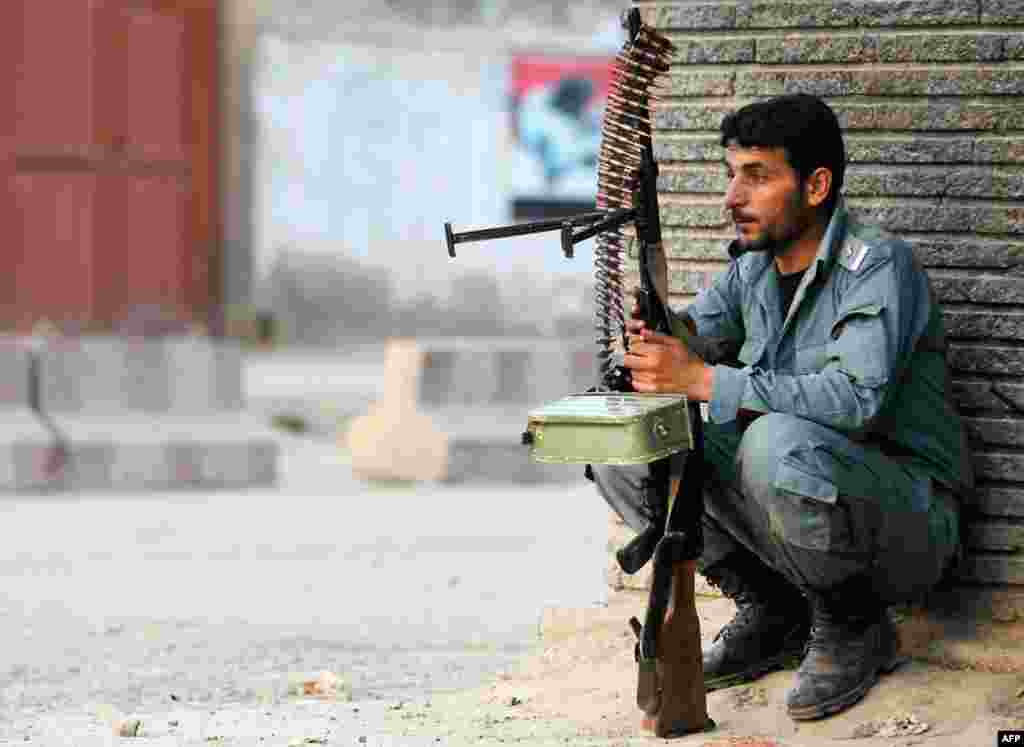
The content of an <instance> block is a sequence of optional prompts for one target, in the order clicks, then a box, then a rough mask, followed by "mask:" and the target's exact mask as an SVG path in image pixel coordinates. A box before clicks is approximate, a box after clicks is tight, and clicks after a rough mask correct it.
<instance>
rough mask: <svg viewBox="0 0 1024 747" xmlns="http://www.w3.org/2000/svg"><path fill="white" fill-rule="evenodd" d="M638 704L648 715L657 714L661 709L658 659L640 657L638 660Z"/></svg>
mask: <svg viewBox="0 0 1024 747" xmlns="http://www.w3.org/2000/svg"><path fill="white" fill-rule="evenodd" d="M636 704H637V705H638V706H639V707H640V710H642V711H643V712H644V713H646V714H647V715H648V716H652V717H653V716H657V715H658V712H659V711H660V710H661V678H660V677H659V676H658V660H657V659H653V658H650V659H649V658H645V657H643V656H641V657H639V658H638V660H637V682H636Z"/></svg>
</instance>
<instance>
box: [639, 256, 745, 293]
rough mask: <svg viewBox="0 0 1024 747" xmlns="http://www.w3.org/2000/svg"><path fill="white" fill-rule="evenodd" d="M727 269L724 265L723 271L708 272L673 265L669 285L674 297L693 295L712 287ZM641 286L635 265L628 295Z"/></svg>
mask: <svg viewBox="0 0 1024 747" xmlns="http://www.w3.org/2000/svg"><path fill="white" fill-rule="evenodd" d="M725 268H726V265H725V263H723V264H722V270H721V271H719V272H708V271H707V270H688V269H686V268H685V266H683V267H680V266H678V265H677V264H675V263H672V264H670V265H669V268H668V285H669V288H671V289H672V294H673V295H680V294H685V295H693V294H695V293H697V292H699V291H701V290H703V289H704V288H708V287H710V285H711V283H712V281H713V280H714V279H715V277H716V276H717V275H719V274H720V272H722V271H724V270H725ZM639 286H640V275H639V272H638V270H637V268H636V264H635V263H634V264H633V265H632V267H631V269H630V272H629V274H628V283H627V293H628V292H629V290H628V289H630V288H634V287H639Z"/></svg>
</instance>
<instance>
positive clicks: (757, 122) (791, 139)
mask: <svg viewBox="0 0 1024 747" xmlns="http://www.w3.org/2000/svg"><path fill="white" fill-rule="evenodd" d="M733 141H735V143H736V144H737V145H739V146H740V147H741V148H755V147H760V148H784V149H785V152H786V161H787V163H789V165H790V166H792V167H793V169H794V170H795V171H796V173H797V174H799V176H800V183H801V184H803V182H804V181H805V180H806V179H807V177H809V176H810V175H811V174H812V173H813V172H814V170H815V169H817V168H821V167H824V168H826V169H828V170H829V171H831V172H832V190H831V191H830V192H829V194H828V197H827V198H826V199H825V206H824V207H825V211H826V213H827V215H829V216H831V215H832V212H833V211H834V210H835V207H836V202H837V201H838V200H839V191H840V190H841V189H842V187H843V175H844V173H845V172H846V146H845V145H844V144H843V133H842V130H840V129H839V120H838V119H836V115H835V112H833V111H832V109H831V108H829V106H828V104H826V103H825V102H824V101H822V100H821V99H819V98H818V97H817V96H811V95H809V94H806V93H797V94H791V95H788V96H779V97H777V98H774V99H769V100H767V101H758V102H756V103H753V104H748V105H747V106H744V107H743V108H741V109H738V110H736V111H735V112H733V113H731V114H729V115H728V116H727V117H726V118H725V119H724V120H722V141H721V142H722V146H723V147H726V146H728V145H729V144H730V143H731V142H733Z"/></svg>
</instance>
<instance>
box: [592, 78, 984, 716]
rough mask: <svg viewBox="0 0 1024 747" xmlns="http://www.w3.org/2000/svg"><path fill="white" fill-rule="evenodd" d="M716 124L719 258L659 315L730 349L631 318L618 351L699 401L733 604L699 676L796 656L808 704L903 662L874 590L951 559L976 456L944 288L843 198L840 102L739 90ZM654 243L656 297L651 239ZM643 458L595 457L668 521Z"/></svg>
mask: <svg viewBox="0 0 1024 747" xmlns="http://www.w3.org/2000/svg"><path fill="white" fill-rule="evenodd" d="M721 144H722V146H723V147H724V149H725V166H726V169H727V172H728V179H729V182H728V190H727V192H726V196H725V209H726V211H727V213H728V215H729V216H730V217H731V219H732V221H733V223H734V224H735V230H736V238H735V240H734V241H733V242H732V243H731V244H730V245H729V247H728V251H729V255H730V257H731V262H730V264H729V267H728V270H726V271H725V272H724V273H723V274H721V275H720V276H719V277H717V278H716V279H715V281H714V284H713V285H712V286H711V287H710V288H708V289H706V290H704V291H703V292H701V293H700V295H699V296H698V297H697V300H696V301H695V302H694V303H693V304H692V305H691V306H690V307H689V308H687V309H686V311H685V312H684V313H682V314H681V315H678V316H677V315H675V314H673V320H672V323H673V325H683V324H685V325H687V326H688V327H689V328H690V330H691V331H693V332H695V333H696V334H698V335H701V336H706V337H713V338H719V341H720V342H721V341H724V342H725V343H727V345H726V347H728V346H729V345H728V343H731V349H732V350H733V351H734V352H733V355H734V358H733V359H732V360H730V361H727V362H718V363H715V364H713V365H712V364H708V363H705V362H704V361H702V360H700V359H699V358H697V357H695V356H694V355H693V354H692V353H690V352H689V351H688V349H687V348H686V346H685V345H684V344H683V343H682V342H681V340H679V339H678V338H677V337H676V336H665V335H658V334H654V333H652V332H651V331H650V330H647V329H645V328H644V327H643V323H642V322H639V321H636V320H631V321H630V322H628V325H629V332H630V337H631V345H630V353H629V354H628V355H627V356H626V359H625V365H626V366H627V367H628V368H630V369H631V371H632V375H633V382H634V386H635V388H636V390H637V391H640V392H675V393H683V394H685V395H687V396H688V397H689V398H691V399H694V400H700V401H705V402H707V403H708V413H709V419H710V422H708V423H707V424H706V427H705V445H704V458H705V459H706V460H707V462H708V464H709V475H710V478H709V481H708V485H707V487H706V496H705V501H706V512H705V519H704V543H705V549H704V554H703V556H702V557H701V559H700V561H699V563H698V568H699V569H700V571H701V572H702V573H703V574H704V576H705V577H706V578H707V580H708V581H709V582H710V583H712V584H714V585H716V586H717V587H719V588H720V589H721V590H722V592H723V593H724V594H725V595H727V596H728V597H730V598H732V599H733V600H734V601H735V603H736V606H737V613H736V616H735V617H734V618H733V620H732V621H731V622H730V623H728V624H727V625H726V626H725V627H724V628H723V629H722V630H721V631H720V632H719V633H718V635H717V636H716V638H715V640H714V643H713V645H712V646H711V647H710V648H709V649H708V650H706V651H705V652H704V676H705V681H706V686H707V690H708V691H711V690H715V689H718V688H722V687H728V686H730V685H733V684H736V683H739V682H745V681H749V680H752V679H754V678H756V677H758V676H760V675H762V674H764V673H767V672H769V671H772V670H775V669H779V668H783V667H785V666H786V665H787V664H789V663H793V664H795V663H796V662H797V661H801V660H802V663H801V664H800V667H799V669H798V671H797V674H796V679H795V684H794V686H793V688H792V690H791V691H790V692H789V694H788V696H787V701H786V705H787V710H788V712H789V714H790V716H791V717H792V718H794V719H797V720H806V719H815V718H820V717H823V716H828V715H830V714H833V713H837V712H839V711H842V710H843V709H845V708H847V707H849V706H850V705H852V704H853V703H855V702H857V701H858V700H859V699H860V698H862V697H863V696H864V694H865V693H866V692H867V691H868V690H869V689H870V688H871V687H872V685H874V683H875V682H876V680H877V678H878V675H879V673H881V672H885V671H890V670H891V669H892V668H893V667H894V666H895V657H896V653H897V652H896V648H897V640H896V633H895V630H894V628H893V626H892V623H891V622H890V620H889V617H888V615H887V613H886V607H887V605H890V604H894V603H900V602H904V601H908V600H911V599H914V598H915V597H917V596H919V595H920V594H921V593H922V592H925V591H927V590H928V589H929V588H930V587H932V586H934V585H935V584H936V582H938V581H939V579H940V577H941V576H942V575H943V573H944V572H945V571H946V570H947V569H948V568H949V566H950V565H951V564H952V563H953V562H954V561H955V559H956V557H957V555H958V549H959V506H958V494H962V493H964V492H965V491H967V490H969V489H970V488H971V487H972V485H973V474H972V472H971V468H970V464H969V461H968V453H967V442H966V436H965V432H964V429H963V426H962V423H961V421H960V418H959V416H958V414H957V412H956V410H955V408H954V407H953V405H952V403H951V398H950V382H949V375H948V371H947V368H946V359H945V347H946V344H945V336H944V332H943V326H942V319H941V316H940V310H939V307H938V304H937V303H936V301H935V299H934V297H933V296H932V293H931V290H930V287H929V283H928V279H927V277H926V275H925V273H924V271H923V269H922V268H921V266H920V264H919V263H918V262H917V261H916V259H915V258H914V256H913V254H912V251H911V248H910V247H909V246H908V245H907V244H906V243H905V242H903V241H902V240H900V239H898V238H896V237H894V236H891V235H889V234H887V233H885V232H883V231H882V230H880V229H878V228H876V227H874V226H870V225H867V224H866V223H864V222H862V221H860V220H858V219H857V218H855V217H854V216H853V215H851V214H850V213H849V212H848V211H847V210H846V208H845V206H844V203H843V200H842V198H841V197H840V189H841V187H842V184H843V174H844V171H845V165H846V156H845V147H844V144H843V137H842V133H841V131H840V128H839V123H838V121H837V120H836V117H835V115H834V113H833V112H832V110H831V109H830V108H829V107H828V106H827V105H826V104H825V103H824V102H822V101H820V100H819V99H817V98H815V97H812V96H805V95H796V96H784V97H780V98H777V99H773V100H770V101H765V102H759V103H755V104H751V105H749V106H746V107H744V108H742V109H740V110H738V111H736V112H734V113H733V114H730V115H729V116H728V117H726V119H725V120H724V121H723V123H722V130H721ZM653 260H654V262H653V265H652V267H653V269H654V274H655V284H656V286H657V287H658V292H659V294H661V296H662V299H663V300H664V299H667V297H668V293H667V288H668V282H667V268H666V263H665V259H664V254H662V255H661V256H660V257H658V256H656V257H654V258H653ZM635 311H636V310H635V309H634V313H635ZM675 328H676V329H679V328H680V327H675ZM646 476H647V468H646V466H641V467H635V468H634V467H611V466H600V465H595V466H594V467H593V478H594V481H595V483H596V485H597V487H598V489H599V491H600V492H601V494H602V495H603V496H604V498H605V499H606V500H607V501H608V503H609V504H610V505H611V506H612V507H613V508H614V509H615V510H616V511H617V512H618V513H619V514H620V515H621V516H622V517H623V519H624V520H625V521H626V522H627V523H628V524H629V525H630V526H631V527H633V528H634V529H636V530H637V531H642V530H643V529H644V528H646V527H647V526H648V525H649V524H650V523H652V522H663V521H664V509H663V507H660V506H650V505H646V503H645V499H644V494H645V491H644V489H643V485H642V481H643V480H644V478H645V477H646ZM684 495H685V488H684Z"/></svg>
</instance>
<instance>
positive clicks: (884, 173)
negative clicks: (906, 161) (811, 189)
mask: <svg viewBox="0 0 1024 747" xmlns="http://www.w3.org/2000/svg"><path fill="white" fill-rule="evenodd" d="M946 179H947V174H946V172H945V171H943V170H939V169H936V168H920V167H917V168H915V167H909V168H907V167H904V168H899V167H896V168H882V167H870V168H866V167H856V166H854V167H850V168H848V169H847V171H846V177H845V180H844V185H843V186H844V189H845V191H846V194H848V195H851V196H852V195H868V196H871V195H906V196H916V197H931V196H937V195H942V194H945V192H946Z"/></svg>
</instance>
